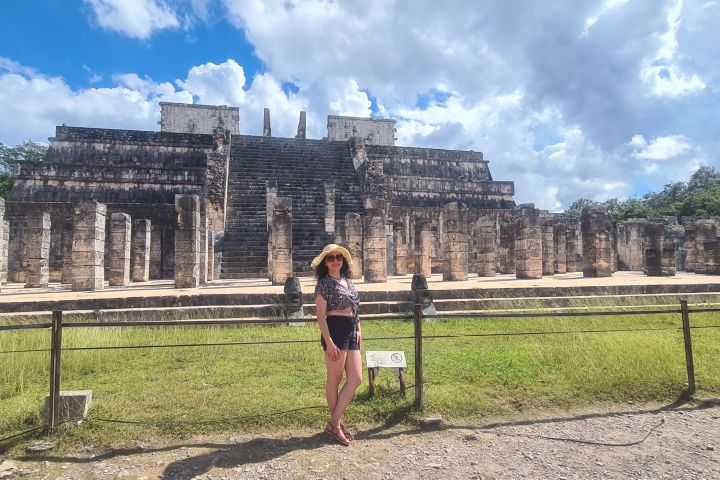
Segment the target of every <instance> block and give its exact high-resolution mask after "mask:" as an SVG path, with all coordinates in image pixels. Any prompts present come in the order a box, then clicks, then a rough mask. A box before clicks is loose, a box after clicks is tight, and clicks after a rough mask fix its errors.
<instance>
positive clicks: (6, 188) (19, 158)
mask: <svg viewBox="0 0 720 480" xmlns="http://www.w3.org/2000/svg"><path fill="white" fill-rule="evenodd" d="M47 149H48V147H47V145H43V144H42V143H37V142H33V141H32V140H25V141H24V142H23V143H21V144H20V145H16V146H14V147H8V146H7V145H5V144H3V143H0V197H2V198H7V197H8V195H9V194H10V190H12V187H13V184H14V183H15V179H14V178H13V175H12V168H11V164H12V163H14V162H39V161H41V160H42V159H43V158H45V154H46V153H47Z"/></svg>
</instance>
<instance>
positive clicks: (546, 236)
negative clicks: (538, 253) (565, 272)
mask: <svg viewBox="0 0 720 480" xmlns="http://www.w3.org/2000/svg"><path fill="white" fill-rule="evenodd" d="M540 229H541V231H542V274H543V276H545V275H554V274H555V238H554V235H555V232H554V229H553V218H552V215H550V214H549V213H548V212H547V211H543V212H542V213H541V214H540Z"/></svg>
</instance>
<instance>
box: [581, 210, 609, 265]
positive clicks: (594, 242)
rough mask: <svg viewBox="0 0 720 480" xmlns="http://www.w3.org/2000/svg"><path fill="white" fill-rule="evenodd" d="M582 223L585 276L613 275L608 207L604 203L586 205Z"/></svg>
mask: <svg viewBox="0 0 720 480" xmlns="http://www.w3.org/2000/svg"><path fill="white" fill-rule="evenodd" d="M580 223H581V229H582V244H583V276H584V277H609V276H611V275H612V269H611V264H610V249H611V248H612V243H611V236H610V223H609V220H608V217H607V207H606V206H604V205H591V206H587V207H584V208H583V210H582V214H581V217H580Z"/></svg>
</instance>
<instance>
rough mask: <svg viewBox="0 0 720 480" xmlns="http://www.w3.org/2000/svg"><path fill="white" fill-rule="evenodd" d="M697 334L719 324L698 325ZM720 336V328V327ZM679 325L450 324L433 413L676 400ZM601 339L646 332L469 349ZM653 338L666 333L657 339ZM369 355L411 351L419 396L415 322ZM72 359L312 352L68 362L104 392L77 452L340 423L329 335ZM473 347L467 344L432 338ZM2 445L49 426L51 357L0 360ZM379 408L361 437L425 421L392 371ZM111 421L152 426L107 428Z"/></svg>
mask: <svg viewBox="0 0 720 480" xmlns="http://www.w3.org/2000/svg"><path fill="white" fill-rule="evenodd" d="M691 320H692V322H693V325H694V326H707V325H712V324H713V315H712V314H708V313H696V314H692V315H691ZM715 323H716V322H715ZM679 325H680V319H679V315H678V314H657V315H636V316H632V315H624V316H613V317H577V318H565V317H557V318H537V319H522V318H518V319H474V320H473V319H448V320H437V321H428V322H426V324H425V326H424V332H423V333H424V335H425V336H427V337H428V338H427V339H426V340H425V343H424V351H425V363H424V367H425V376H426V410H425V412H423V413H422V414H423V415H424V414H440V415H442V416H443V417H445V418H446V419H447V420H448V421H449V422H455V423H460V422H473V421H478V417H480V416H484V415H492V416H504V417H507V416H512V415H516V414H518V413H522V412H532V411H542V410H545V409H550V410H552V409H555V410H557V409H567V408H583V407H589V406H593V405H596V404H598V403H604V404H621V403H627V402H628V401H634V402H653V403H654V402H664V403H670V402H672V401H674V400H676V399H677V398H678V397H679V396H680V395H681V394H682V392H683V390H684V388H685V382H686V372H685V364H684V350H683V337H682V331H681V330H680V328H679ZM593 329H645V331H636V332H606V333H564V334H552V335H512V336H507V335H506V336H492V335H490V336H464V335H484V334H496V333H523V332H557V331H575V330H593ZM647 329H662V330H657V331H651V330H647ZM363 330H364V333H365V336H366V338H367V341H366V342H365V344H364V348H366V349H371V350H404V351H405V352H406V355H407V358H408V363H409V365H408V367H409V369H408V370H409V371H408V373H407V379H408V385H411V384H412V383H413V379H414V371H413V365H412V364H413V345H414V342H413V340H412V338H407V339H398V340H372V338H377V337H412V323H411V322H406V321H366V322H365V323H364V329H363ZM63 335H64V338H63V344H64V347H65V348H73V347H92V346H106V345H112V346H128V345H160V344H186V343H220V342H260V341H271V342H273V341H280V342H281V341H285V340H288V341H293V342H297V341H298V340H301V341H307V343H288V344H283V343H271V344H265V345H261V344H246V345H228V346H212V347H180V348H144V349H117V350H87V351H72V350H66V351H64V352H63V363H62V388H63V389H64V390H79V389H90V390H92V391H93V406H92V409H91V415H90V419H91V420H90V421H89V422H86V423H84V424H83V425H82V426H80V427H75V428H72V429H69V430H68V431H67V432H65V433H64V434H63V435H64V437H65V440H66V441H68V442H69V443H74V442H81V443H87V444H93V445H96V446H97V445H108V444H111V445H122V444H127V443H128V442H136V441H141V440H143V439H149V438H153V437H157V436H163V437H167V436H174V435H187V434H190V433H203V432H223V431H233V430H238V429H240V430H243V431H249V432H259V431H263V430H273V431H286V430H288V429H292V428H296V427H313V426H318V428H319V427H320V426H321V425H322V424H323V421H324V419H325V417H326V412H325V407H324V396H323V395H324V393H323V385H324V375H325V373H324V366H323V362H322V356H321V350H320V346H319V342H318V336H319V334H318V332H317V328H316V327H315V326H314V325H312V324H310V325H307V326H305V327H290V326H274V327H268V326H249V325H248V326H235V327H217V326H215V327H188V328H180V327H162V328H157V327H156V328H136V327H128V328H122V329H120V328H101V329H98V328H94V329H89V328H67V329H65V330H64V334H63ZM446 335H459V336H460V338H432V337H438V336H446ZM719 340H720V329H712V328H707V329H702V328H701V329H694V330H693V345H694V353H695V365H696V374H697V384H698V388H699V394H700V395H701V396H713V395H718V394H720V377H718V376H717V375H713V372H714V371H715V370H716V369H715V365H717V362H718V360H720V341H719ZM48 346H49V332H48V331H28V330H24V331H13V332H7V331H6V332H0V351H7V350H20V349H35V348H40V349H43V348H48ZM0 356H1V358H2V361H0V437H3V436H6V435H11V434H13V433H14V432H18V431H22V430H24V429H28V428H32V427H34V426H37V425H40V424H41V421H40V418H39V414H38V410H39V408H40V406H41V403H42V401H43V398H44V396H45V394H46V393H47V384H48V364H49V355H48V353H46V352H39V353H16V354H0ZM378 386H379V395H378V397H376V398H374V399H371V398H369V397H368V394H367V383H366V385H365V386H363V387H361V390H360V391H359V394H358V398H357V399H356V401H355V402H354V403H353V404H352V406H351V407H350V409H349V411H348V422H349V423H352V424H363V423H365V424H378V423H388V422H396V421H412V420H415V419H417V417H418V416H420V415H421V412H418V411H416V410H415V409H414V408H413V407H412V403H413V389H412V388H411V387H410V388H409V391H408V395H407V397H404V398H403V397H402V396H400V395H399V394H398V382H397V380H396V379H395V378H394V376H393V375H392V374H391V373H389V372H388V371H383V372H381V375H380V377H379V378H378ZM101 419H122V420H133V421H140V422H147V423H148V425H143V426H142V427H138V426H137V425H126V424H118V423H107V422H103V421H102V420H101Z"/></svg>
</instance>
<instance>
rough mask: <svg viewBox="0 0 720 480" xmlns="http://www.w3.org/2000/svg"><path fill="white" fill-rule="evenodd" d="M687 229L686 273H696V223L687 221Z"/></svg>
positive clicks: (684, 224)
mask: <svg viewBox="0 0 720 480" xmlns="http://www.w3.org/2000/svg"><path fill="white" fill-rule="evenodd" d="M683 227H685V241H684V245H685V271H686V272H694V271H695V222H693V221H692V220H687V221H685V222H683Z"/></svg>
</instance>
